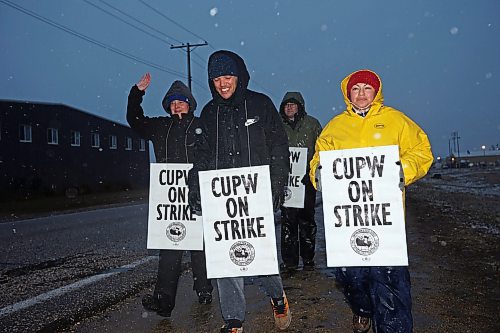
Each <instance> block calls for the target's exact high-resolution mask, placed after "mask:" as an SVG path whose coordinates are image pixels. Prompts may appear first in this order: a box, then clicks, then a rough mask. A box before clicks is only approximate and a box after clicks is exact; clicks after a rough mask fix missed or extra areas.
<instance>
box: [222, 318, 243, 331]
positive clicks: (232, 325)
mask: <svg viewBox="0 0 500 333" xmlns="http://www.w3.org/2000/svg"><path fill="white" fill-rule="evenodd" d="M220 333H243V323H242V322H241V321H239V320H237V319H230V320H229V322H228V323H227V324H226V325H224V326H222V328H221V329H220Z"/></svg>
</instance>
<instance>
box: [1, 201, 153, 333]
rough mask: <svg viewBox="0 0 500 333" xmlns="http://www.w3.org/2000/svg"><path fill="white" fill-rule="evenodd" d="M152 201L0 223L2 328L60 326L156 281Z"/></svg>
mask: <svg viewBox="0 0 500 333" xmlns="http://www.w3.org/2000/svg"><path fill="white" fill-rule="evenodd" d="M146 207H147V206H146V205H144V204H143V205H133V206H124V207H114V208H107V209H99V210H93V211H87V212H80V213H73V214H63V215H57V216H51V217H44V218H36V219H30V220H23V221H16V222H8V223H2V224H0V244H1V249H2V250H1V251H0V272H1V275H0V294H1V295H2V298H1V299H0V331H2V332H15V331H18V332H32V331H37V330H40V329H44V328H45V329H53V328H55V327H58V326H60V325H64V324H67V323H71V322H73V320H74V319H78V318H83V317H86V316H88V315H90V314H92V313H94V312H95V311H97V310H99V309H105V308H107V307H108V306H110V305H111V304H115V303H116V302H118V301H120V300H122V299H124V298H125V297H127V296H129V295H131V294H134V293H136V292H137V291H138V290H142V289H144V288H145V287H147V286H149V285H151V283H152V282H153V280H154V274H153V273H154V271H155V269H156V262H157V259H156V257H155V256H150V254H153V253H148V251H147V250H146V249H145V244H146V232H147V226H146V216H147V209H146Z"/></svg>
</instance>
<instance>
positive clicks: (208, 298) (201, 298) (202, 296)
mask: <svg viewBox="0 0 500 333" xmlns="http://www.w3.org/2000/svg"><path fill="white" fill-rule="evenodd" d="M198 302H199V303H200V304H210V303H212V293H211V292H210V291H199V292H198Z"/></svg>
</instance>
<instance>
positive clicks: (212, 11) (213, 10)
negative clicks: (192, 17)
mask: <svg viewBox="0 0 500 333" xmlns="http://www.w3.org/2000/svg"><path fill="white" fill-rule="evenodd" d="M218 12H219V10H218V9H217V7H214V8H212V9H210V16H215V15H217V13H218Z"/></svg>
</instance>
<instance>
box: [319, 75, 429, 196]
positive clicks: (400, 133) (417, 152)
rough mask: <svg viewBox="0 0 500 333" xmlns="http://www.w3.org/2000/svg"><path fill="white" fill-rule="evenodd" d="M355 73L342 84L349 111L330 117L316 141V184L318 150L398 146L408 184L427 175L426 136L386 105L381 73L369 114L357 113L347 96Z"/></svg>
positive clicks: (404, 116) (408, 120)
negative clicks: (350, 81)
mask: <svg viewBox="0 0 500 333" xmlns="http://www.w3.org/2000/svg"><path fill="white" fill-rule="evenodd" d="M353 74H354V73H352V74H350V75H349V76H347V77H346V78H345V79H344V80H342V83H341V84H340V87H341V89H342V94H343V95H344V102H345V103H346V105H347V110H345V111H344V112H342V113H341V114H339V115H337V116H335V117H334V118H333V119H332V120H330V122H329V123H328V124H327V125H326V126H325V128H324V129H323V131H322V132H321V134H320V136H319V137H318V139H317V140H316V152H315V154H314V156H313V158H312V160H311V162H310V164H309V165H310V173H309V176H310V178H311V182H312V184H313V185H314V187H316V181H315V172H316V167H317V166H318V165H320V160H319V152H320V151H322V150H338V149H351V148H363V147H376V146H387V145H398V146H399V157H400V160H401V164H402V166H403V173H404V179H405V185H409V184H411V183H413V182H415V181H416V180H418V179H420V178H422V177H423V176H425V174H426V173H427V171H428V170H429V168H430V167H431V164H432V161H433V159H434V158H433V156H432V152H431V145H430V142H429V139H428V138H427V135H426V134H425V133H424V131H423V130H422V129H421V128H420V127H419V126H418V125H417V124H416V123H415V122H413V121H412V120H411V119H410V118H408V117H407V116H406V115H405V114H403V113H402V112H401V111H398V110H396V109H393V108H391V107H389V106H385V105H384V104H383V102H384V97H383V96H382V81H381V80H380V77H378V75H377V77H378V78H379V81H380V88H379V90H378V92H377V95H376V96H375V99H374V100H373V103H372V106H371V107H370V110H369V112H368V114H367V115H366V116H365V117H364V118H363V117H362V116H360V115H358V114H356V112H355V111H354V110H353V108H352V104H351V102H350V100H349V99H348V98H347V82H348V81H349V78H350V77H351V75H353ZM374 74H376V73H374Z"/></svg>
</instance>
